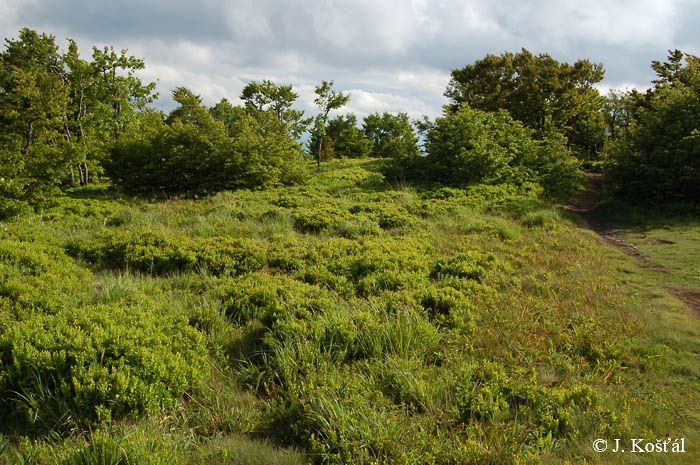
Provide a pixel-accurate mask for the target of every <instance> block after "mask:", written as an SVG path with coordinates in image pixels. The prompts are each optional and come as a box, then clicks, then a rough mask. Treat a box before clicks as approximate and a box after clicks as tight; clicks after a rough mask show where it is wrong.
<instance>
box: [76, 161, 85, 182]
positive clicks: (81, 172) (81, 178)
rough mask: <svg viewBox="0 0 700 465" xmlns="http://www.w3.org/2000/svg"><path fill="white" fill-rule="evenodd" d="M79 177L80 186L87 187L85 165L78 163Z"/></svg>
mask: <svg viewBox="0 0 700 465" xmlns="http://www.w3.org/2000/svg"><path fill="white" fill-rule="evenodd" d="M78 176H80V185H81V186H84V185H85V174H84V173H83V164H82V163H78Z"/></svg>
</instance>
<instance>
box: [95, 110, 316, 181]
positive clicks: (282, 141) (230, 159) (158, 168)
mask: <svg viewBox="0 0 700 465" xmlns="http://www.w3.org/2000/svg"><path fill="white" fill-rule="evenodd" d="M200 110H201V109H200ZM229 133H230V134H231V135H229ZM105 170H106V173H107V175H108V176H109V177H110V179H112V181H113V182H114V183H116V184H117V185H118V186H120V187H123V188H124V189H126V190H128V191H132V192H148V191H154V190H156V191H157V190H162V191H167V192H178V191H193V190H206V191H217V190H222V189H232V188H239V187H246V188H267V187H270V186H273V185H277V184H297V183H301V182H304V180H305V179H306V178H307V176H308V173H307V172H306V168H305V164H304V160H303V153H302V151H301V148H300V147H299V145H298V144H297V142H296V141H295V140H294V139H292V138H291V137H290V136H289V135H288V134H287V133H286V132H285V131H282V130H281V128H278V127H276V126H275V127H272V128H265V127H263V125H261V123H260V122H259V121H258V120H257V119H255V118H254V117H252V116H250V115H246V114H243V115H241V116H240V117H239V118H238V119H236V120H235V121H234V122H232V123H231V126H230V127H229V128H228V129H227V128H226V127H225V126H224V124H223V123H222V122H220V121H216V120H214V118H213V117H212V116H211V115H210V114H209V113H208V112H206V111H202V112H201V115H200V117H199V118H197V119H194V120H193V119H192V118H190V119H184V120H183V119H181V118H180V117H175V118H173V119H172V120H171V121H170V122H169V124H166V122H165V121H164V120H163V118H162V115H160V114H158V113H155V112H146V113H144V115H143V117H142V119H141V121H140V122H139V124H137V125H134V126H133V127H132V129H131V130H130V131H129V132H127V133H126V134H124V135H123V136H121V137H120V138H119V139H118V140H117V141H116V142H115V143H114V144H113V146H112V148H111V156H110V158H109V160H108V161H107V162H106V163H105Z"/></svg>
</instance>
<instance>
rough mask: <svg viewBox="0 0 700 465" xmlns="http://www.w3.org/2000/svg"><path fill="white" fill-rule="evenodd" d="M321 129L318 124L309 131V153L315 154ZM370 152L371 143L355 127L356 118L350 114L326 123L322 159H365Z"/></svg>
mask: <svg viewBox="0 0 700 465" xmlns="http://www.w3.org/2000/svg"><path fill="white" fill-rule="evenodd" d="M321 133H322V131H321V128H320V127H319V125H318V124H316V126H315V127H314V130H313V131H311V139H310V140H309V151H310V152H311V153H317V152H318V149H319V141H320V134H321ZM371 152H372V141H370V140H368V139H367V138H366V137H365V136H364V133H363V131H362V130H361V129H360V128H358V127H357V117H356V116H355V115H354V114H352V113H349V114H346V115H340V116H337V117H336V118H333V119H332V120H330V121H328V126H327V127H326V130H325V136H324V140H323V148H322V152H321V157H322V159H328V158H333V157H335V158H365V157H368V156H370V154H371Z"/></svg>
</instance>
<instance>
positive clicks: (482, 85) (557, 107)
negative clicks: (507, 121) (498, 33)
mask: <svg viewBox="0 0 700 465" xmlns="http://www.w3.org/2000/svg"><path fill="white" fill-rule="evenodd" d="M603 76H604V70H603V66H602V65H601V64H594V63H591V62H590V61H588V60H578V61H576V62H575V63H574V64H573V65H569V64H568V63H559V62H558V61H556V60H555V59H553V58H552V57H551V56H549V55H548V54H541V55H533V54H532V53H530V52H529V51H527V50H526V49H522V51H521V52H520V53H515V54H514V53H511V52H507V53H504V54H502V55H500V56H496V55H487V56H486V57H485V58H483V59H481V60H478V61H476V62H475V63H474V64H471V65H467V66H465V67H464V68H462V69H455V70H453V71H452V79H451V80H450V84H449V85H448V87H447V90H446V91H445V96H446V97H448V98H450V100H451V101H452V103H451V105H449V106H448V109H449V110H450V111H457V110H459V108H460V107H461V104H462V103H467V104H469V106H470V107H472V108H475V109H480V110H485V111H496V110H499V109H504V110H507V111H508V112H509V113H510V115H511V116H512V117H513V118H514V119H516V120H518V121H520V122H522V123H523V124H524V125H525V126H527V127H529V128H531V129H533V130H534V131H535V133H534V134H535V136H536V137H537V138H540V139H542V138H545V137H546V136H547V135H548V134H551V133H552V132H558V133H560V134H562V135H564V136H565V137H566V138H567V143H568V145H569V146H571V143H572V141H573V140H574V139H575V138H576V137H578V140H579V142H578V144H579V145H584V146H587V147H586V150H590V149H591V148H592V146H594V145H595V144H596V143H597V142H596V141H586V140H582V138H581V135H580V134H579V132H581V131H582V122H583V121H588V122H590V121H591V119H592V118H593V117H592V116H591V115H592V114H594V113H598V112H599V111H600V109H601V107H602V104H603V102H602V100H600V99H599V95H598V91H597V90H596V89H595V88H594V87H593V84H595V83H597V82H600V81H601V80H602V79H603ZM601 129H602V128H601Z"/></svg>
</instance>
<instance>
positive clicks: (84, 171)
mask: <svg viewBox="0 0 700 465" xmlns="http://www.w3.org/2000/svg"><path fill="white" fill-rule="evenodd" d="M83 174H84V176H85V184H84V185H86V186H87V185H88V168H87V163H83Z"/></svg>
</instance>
